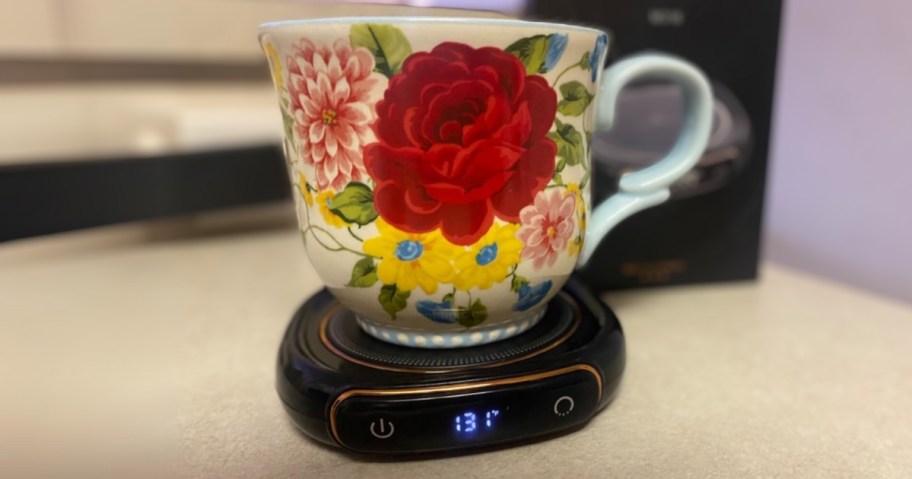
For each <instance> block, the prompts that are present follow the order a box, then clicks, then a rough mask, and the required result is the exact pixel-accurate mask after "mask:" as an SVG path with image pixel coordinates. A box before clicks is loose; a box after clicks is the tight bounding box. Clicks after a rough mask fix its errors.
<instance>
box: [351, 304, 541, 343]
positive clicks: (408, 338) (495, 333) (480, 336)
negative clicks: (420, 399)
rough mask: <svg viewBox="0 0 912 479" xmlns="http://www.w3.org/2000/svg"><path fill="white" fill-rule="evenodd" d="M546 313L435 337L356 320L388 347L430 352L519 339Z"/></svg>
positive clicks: (536, 311) (532, 312) (536, 313)
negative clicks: (422, 349) (430, 350)
mask: <svg viewBox="0 0 912 479" xmlns="http://www.w3.org/2000/svg"><path fill="white" fill-rule="evenodd" d="M546 309H547V308H545V307H541V308H536V310H535V311H531V312H530V314H528V315H525V316H521V317H519V318H517V319H515V320H513V321H511V322H509V323H501V324H497V325H496V326H491V327H488V328H472V329H467V330H465V331H446V332H435V333H429V332H424V331H418V330H411V329H400V328H392V327H389V326H386V325H379V324H377V323H374V322H371V321H369V320H366V319H363V318H361V316H357V321H358V326H360V327H361V330H363V331H364V332H365V333H367V334H369V335H371V336H373V337H375V338H377V339H379V340H381V341H385V342H387V343H392V344H398V345H400V346H408V347H412V348H427V349H446V348H465V347H471V346H479V345H482V344H488V343H493V342H495V341H500V340H503V339H507V338H510V337H513V336H516V335H517V334H520V333H522V332H524V331H526V330H528V329H529V328H531V327H533V326H535V325H536V324H538V322H539V321H541V319H542V317H544V315H545V310H546Z"/></svg>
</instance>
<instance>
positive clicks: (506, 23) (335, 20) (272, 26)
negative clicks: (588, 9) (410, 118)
mask: <svg viewBox="0 0 912 479" xmlns="http://www.w3.org/2000/svg"><path fill="white" fill-rule="evenodd" d="M361 23H387V24H390V23H391V24H402V23H417V24H430V25H434V24H445V25H446V24H454V23H458V24H467V23H469V24H474V25H480V26H485V25H490V26H499V27H526V28H530V27H546V28H551V29H555V30H570V31H576V32H582V33H591V34H594V35H606V36H608V37H609V39H610V37H611V33H610V32H608V31H607V30H602V29H600V28H595V27H587V26H583V25H574V24H569V23H558V22H538V21H529V20H518V19H512V18H484V17H440V16H415V15H410V16H409V15H406V16H401V17H400V16H392V15H384V16H364V17H322V18H302V19H295V20H277V21H271V22H265V23H261V24H260V25H259V26H258V27H257V32H258V36H262V35H263V34H264V33H267V32H274V31H276V30H282V29H286V28H292V27H299V26H312V25H344V24H349V25H350V24H361Z"/></svg>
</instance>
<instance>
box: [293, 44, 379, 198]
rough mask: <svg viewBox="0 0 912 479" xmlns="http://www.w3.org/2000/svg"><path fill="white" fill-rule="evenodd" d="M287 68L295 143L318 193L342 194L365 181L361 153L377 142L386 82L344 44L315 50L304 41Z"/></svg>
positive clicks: (360, 52) (370, 61) (366, 56)
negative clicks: (374, 126)
mask: <svg viewBox="0 0 912 479" xmlns="http://www.w3.org/2000/svg"><path fill="white" fill-rule="evenodd" d="M285 63H286V64H287V65H288V67H287V68H288V93H289V96H290V103H289V109H290V113H291V116H292V118H294V133H295V139H296V141H297V144H298V148H299V153H300V154H301V157H302V159H303V161H304V163H305V164H307V165H311V166H313V167H314V179H315V181H316V184H317V189H319V190H324V189H327V188H333V189H335V190H336V191H341V190H342V189H343V188H344V187H345V185H346V184H347V183H348V182H349V181H352V180H355V181H360V180H362V179H363V178H365V172H364V162H363V159H362V147H363V146H364V145H365V144H366V143H370V142H372V141H374V139H375V137H374V134H373V131H372V130H371V128H370V124H371V123H372V122H373V121H374V118H375V116H376V114H375V113H374V105H375V104H376V103H377V101H378V100H379V99H380V97H381V96H382V95H383V91H384V90H385V89H386V81H387V79H386V77H384V76H383V75H381V74H379V73H375V72H374V57H373V55H371V53H370V51H368V50H367V49H366V48H353V47H352V46H351V44H349V42H348V41H347V40H343V39H340V40H336V41H335V42H334V43H333V44H332V45H315V44H314V43H313V42H311V41H310V40H307V39H304V38H302V39H301V40H300V41H299V42H298V43H297V45H294V47H293V54H292V55H288V57H287V58H286V62H285Z"/></svg>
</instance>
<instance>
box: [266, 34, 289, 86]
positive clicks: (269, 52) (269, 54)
mask: <svg viewBox="0 0 912 479" xmlns="http://www.w3.org/2000/svg"><path fill="white" fill-rule="evenodd" d="M263 51H265V52H266V58H267V59H268V60H269V66H270V67H272V84H273V85H275V89H276V91H282V88H283V85H285V78H284V76H283V75H282V60H281V59H280V58H279V51H278V50H276V47H275V45H273V44H271V43H267V44H266V45H264V46H263Z"/></svg>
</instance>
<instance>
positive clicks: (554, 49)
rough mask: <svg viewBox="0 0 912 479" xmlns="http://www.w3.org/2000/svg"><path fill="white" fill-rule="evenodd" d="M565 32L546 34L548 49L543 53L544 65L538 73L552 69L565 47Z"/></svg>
mask: <svg viewBox="0 0 912 479" xmlns="http://www.w3.org/2000/svg"><path fill="white" fill-rule="evenodd" d="M567 38H568V37H567V34H566V33H552V34H551V35H548V51H547V52H546V53H545V66H544V69H543V71H540V73H544V72H547V71H549V70H552V69H553V68H554V67H555V66H556V65H557V62H558V61H559V60H560V57H561V55H563V54H564V50H566V49H567Z"/></svg>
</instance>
